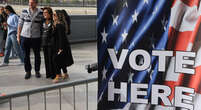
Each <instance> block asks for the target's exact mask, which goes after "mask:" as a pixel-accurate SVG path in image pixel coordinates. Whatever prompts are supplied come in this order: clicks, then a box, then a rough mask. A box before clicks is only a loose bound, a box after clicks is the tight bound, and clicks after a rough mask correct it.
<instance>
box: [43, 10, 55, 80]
mask: <svg viewBox="0 0 201 110" xmlns="http://www.w3.org/2000/svg"><path fill="white" fill-rule="evenodd" d="M43 16H44V19H45V21H44V22H43V31H42V32H43V33H42V47H43V52H44V60H45V70H46V78H52V79H54V78H55V76H56V74H55V66H54V63H53V53H54V52H53V40H54V39H53V37H52V30H53V11H52V9H51V8H50V7H44V8H43Z"/></svg>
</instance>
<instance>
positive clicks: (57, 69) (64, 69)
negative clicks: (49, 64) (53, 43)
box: [56, 66, 67, 75]
mask: <svg viewBox="0 0 201 110" xmlns="http://www.w3.org/2000/svg"><path fill="white" fill-rule="evenodd" d="M61 70H62V71H63V73H67V67H58V66H56V74H57V75H60V74H61Z"/></svg>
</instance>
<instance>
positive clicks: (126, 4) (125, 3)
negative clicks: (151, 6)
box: [123, 0, 128, 8]
mask: <svg viewBox="0 0 201 110" xmlns="http://www.w3.org/2000/svg"><path fill="white" fill-rule="evenodd" d="M125 6H126V7H127V8H128V3H127V0H125V2H124V4H123V7H125Z"/></svg>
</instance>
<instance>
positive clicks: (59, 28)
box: [56, 24, 66, 54]
mask: <svg viewBox="0 0 201 110" xmlns="http://www.w3.org/2000/svg"><path fill="white" fill-rule="evenodd" d="M56 29H57V31H58V41H59V43H58V44H59V50H58V54H60V53H61V52H62V51H63V48H64V47H63V46H64V44H63V43H64V41H63V37H64V36H65V34H66V33H65V28H64V27H63V26H62V24H57V25H56Z"/></svg>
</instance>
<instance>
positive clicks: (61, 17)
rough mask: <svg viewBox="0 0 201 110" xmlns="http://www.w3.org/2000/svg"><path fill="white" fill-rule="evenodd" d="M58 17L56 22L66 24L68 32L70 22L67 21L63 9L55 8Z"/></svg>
mask: <svg viewBox="0 0 201 110" xmlns="http://www.w3.org/2000/svg"><path fill="white" fill-rule="evenodd" d="M55 12H56V14H57V17H58V21H54V22H55V23H56V24H57V23H60V24H63V25H64V26H65V30H66V32H68V24H67V21H66V19H65V16H64V14H63V12H62V11H61V10H55Z"/></svg>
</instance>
